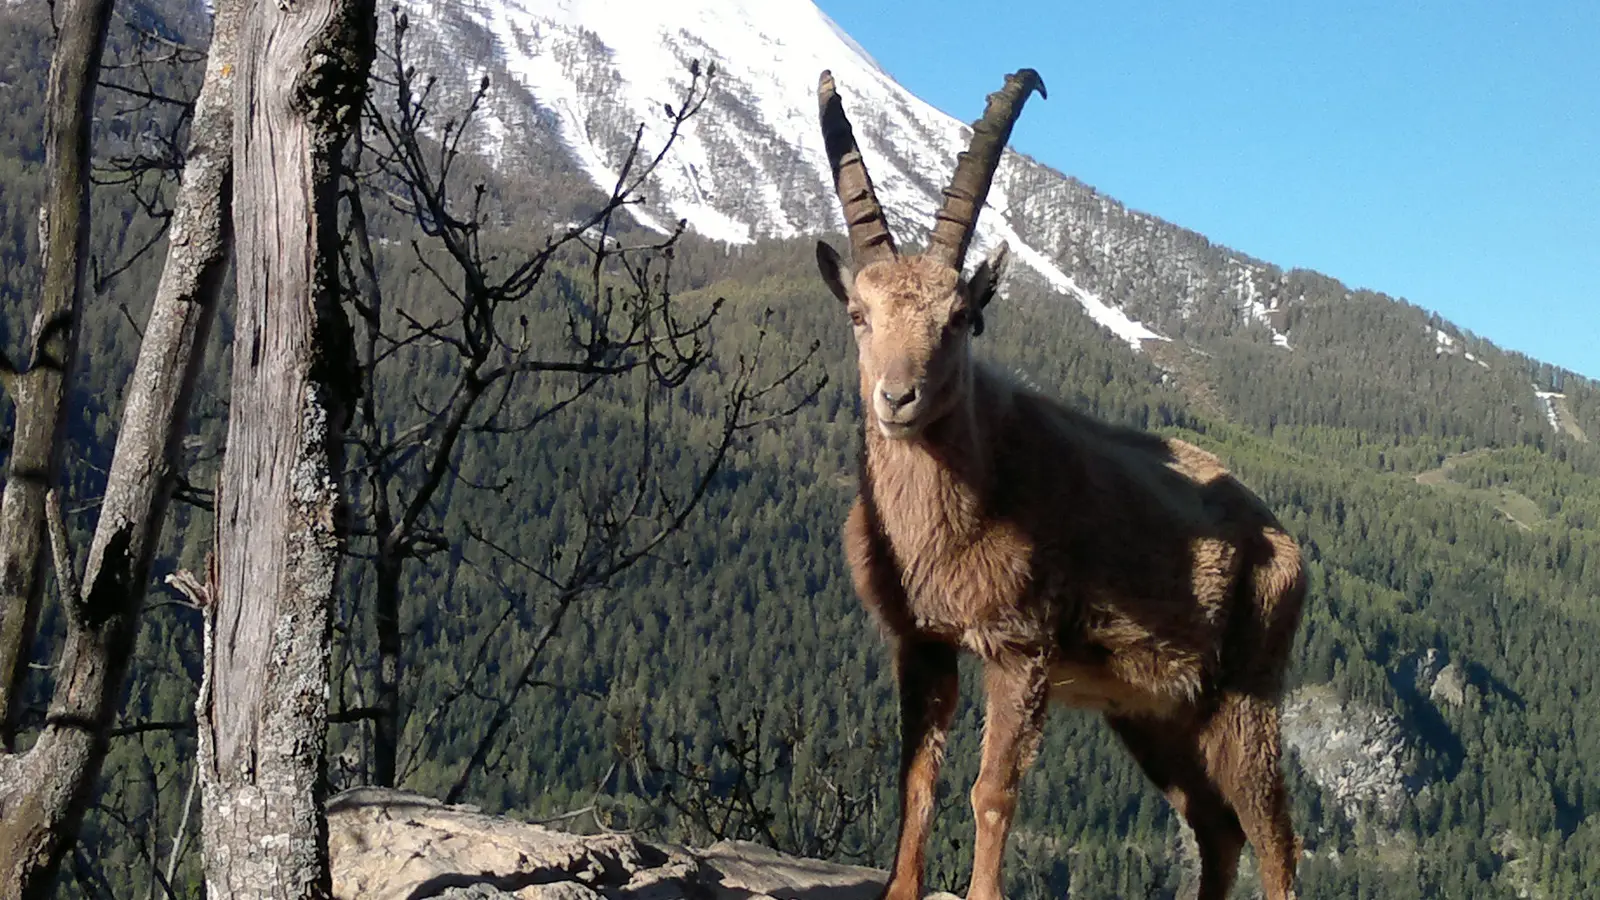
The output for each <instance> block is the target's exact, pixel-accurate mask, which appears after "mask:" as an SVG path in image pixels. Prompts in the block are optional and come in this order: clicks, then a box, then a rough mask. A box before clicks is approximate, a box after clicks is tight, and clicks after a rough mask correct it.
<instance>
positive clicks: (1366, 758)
mask: <svg viewBox="0 0 1600 900" xmlns="http://www.w3.org/2000/svg"><path fill="white" fill-rule="evenodd" d="M1283 740H1284V743H1285V744H1286V745H1287V746H1288V747H1290V748H1292V749H1293V750H1294V752H1295V753H1296V754H1297V756H1298V757H1299V760H1300V766H1301V768H1303V769H1304V770H1305V772H1306V774H1307V775H1309V776H1310V777H1311V779H1312V780H1313V781H1315V782H1316V783H1317V784H1318V785H1319V786H1321V787H1322V789H1323V790H1324V791H1326V792H1327V794H1328V795H1329V796H1331V797H1332V798H1333V799H1334V801H1335V802H1336V803H1338V804H1339V808H1340V811H1341V812H1343V813H1344V815H1345V817H1346V818H1348V819H1350V820H1351V821H1363V820H1366V821H1374V822H1375V823H1376V824H1379V825H1385V826H1388V825H1393V824H1394V823H1395V821H1396V820H1397V818H1398V816H1399V813H1400V809H1401V805H1402V804H1403V803H1404V802H1405V799H1406V797H1407V795H1408V794H1409V793H1414V792H1415V791H1416V790H1417V789H1419V788H1420V787H1421V779H1420V778H1419V777H1418V755H1417V752H1416V748H1415V746H1414V744H1413V741H1412V739H1411V738H1410V736H1409V735H1408V734H1407V732H1406V729H1405V726H1404V723H1402V722H1401V720H1400V717H1399V716H1397V715H1395V714H1394V713H1392V712H1390V711H1388V710H1386V709H1380V708H1377V707H1372V706H1367V705H1365V704H1361V703H1356V702H1353V701H1348V700H1341V699H1340V698H1339V697H1338V696H1337V695H1335V694H1334V693H1333V692H1332V691H1330V690H1328V689H1326V688H1322V687H1312V688H1304V689H1301V690H1299V691H1296V692H1294V693H1293V694H1291V695H1290V696H1289V697H1287V698H1286V699H1285V700H1284V705H1283Z"/></svg>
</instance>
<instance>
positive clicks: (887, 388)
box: [878, 384, 918, 412]
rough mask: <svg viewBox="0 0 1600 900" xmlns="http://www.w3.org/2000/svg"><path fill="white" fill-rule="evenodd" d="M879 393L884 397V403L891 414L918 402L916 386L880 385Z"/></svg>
mask: <svg viewBox="0 0 1600 900" xmlns="http://www.w3.org/2000/svg"><path fill="white" fill-rule="evenodd" d="M878 393H879V394H881V395H883V402H884V404H885V405H887V406H888V407H889V410H890V411H891V412H899V411H900V410H902V409H905V408H906V407H907V406H910V405H911V404H913V403H915V402H917V393H918V392H917V386H916V385H915V384H911V385H899V384H880V385H879V386H878Z"/></svg>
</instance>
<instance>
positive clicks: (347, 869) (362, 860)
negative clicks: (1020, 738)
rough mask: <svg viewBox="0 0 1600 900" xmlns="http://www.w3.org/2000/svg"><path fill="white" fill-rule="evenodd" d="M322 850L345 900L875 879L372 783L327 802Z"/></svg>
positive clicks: (797, 893) (656, 894)
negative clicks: (587, 831)
mask: <svg viewBox="0 0 1600 900" xmlns="http://www.w3.org/2000/svg"><path fill="white" fill-rule="evenodd" d="M328 849H329V852H330V855H331V857H332V869H333V893H334V896H335V897H338V898H351V900H354V898H358V897H359V898H363V900H425V898H441V900H442V898H450V900H505V898H516V900H601V898H604V900H679V898H693V900H756V898H761V900H765V898H775V900H873V898H875V897H876V896H877V894H878V892H879V891H880V890H881V889H882V886H883V881H884V874H883V873H882V872H879V871H877V870H875V869H866V868H861V867H858V866H846V865H839V864H835V863H826V862H819V861H816V860H809V859H797V858H794V857H790V856H785V855H783V854H781V853H777V852H775V851H772V850H768V849H766V848H765V847H761V846H759V845H755V844H748V843H742V842H731V841H729V842H723V843H720V844H716V845H713V846H711V847H709V848H707V849H705V850H687V849H684V848H682V847H675V846H670V845H662V844H651V843H646V842H644V841H640V840H638V839H637V838H634V837H632V836H631V835H623V834H607V835H573V834H567V833H565V832H561V831H556V830H554V829H550V828H545V827H542V826H539V825H533V824H529V823H526V822H519V821H516V820H513V819H507V818H502V817H497V816H490V815H485V814H483V813H481V812H479V811H477V810H476V809H473V808H471V807H465V806H446V805H444V804H443V803H440V802H439V801H437V800H433V799H431V798H428V797H424V796H421V795H419V794H410V793H406V792H403V791H390V790H381V789H377V788H358V789H356V790H352V791H346V792H345V793H343V794H340V795H339V796H337V797H335V798H333V800H332V801H330V802H329V804H328Z"/></svg>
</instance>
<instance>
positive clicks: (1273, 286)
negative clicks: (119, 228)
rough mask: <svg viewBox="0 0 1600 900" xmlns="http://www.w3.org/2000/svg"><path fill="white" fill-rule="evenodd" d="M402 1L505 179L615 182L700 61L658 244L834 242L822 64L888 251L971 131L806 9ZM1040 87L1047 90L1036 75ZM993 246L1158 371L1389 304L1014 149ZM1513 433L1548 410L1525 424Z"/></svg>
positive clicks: (909, 230)
mask: <svg viewBox="0 0 1600 900" xmlns="http://www.w3.org/2000/svg"><path fill="white" fill-rule="evenodd" d="M404 8H406V9H408V10H409V11H411V13H412V23H413V29H414V30H415V29H420V31H421V32H422V35H421V36H422V37H423V40H422V41H421V43H422V45H423V55H424V56H425V57H426V61H425V65H429V64H431V65H432V66H433V68H434V69H435V70H436V71H440V72H448V71H460V70H461V69H462V65H461V62H460V61H461V60H463V59H467V60H473V62H472V63H471V64H470V65H469V66H468V67H467V68H468V73H469V74H471V75H478V74H485V75H489V76H490V77H491V79H494V80H496V81H497V83H498V84H500V85H501V86H502V87H503V88H504V90H497V91H494V92H492V95H491V97H490V99H489V101H488V103H487V108H486V109H485V110H484V113H483V116H482V121H480V122H479V123H478V126H477V129H476V131H475V132H474V134H475V137H476V140H477V141H478V146H479V147H480V148H481V149H482V150H483V151H484V152H485V153H486V154H487V155H488V156H489V157H491V158H492V159H493V160H495V161H496V162H497V163H498V165H499V166H500V167H501V168H503V169H506V170H515V169H516V167H517V166H519V165H528V164H530V163H531V161H533V160H535V159H543V158H545V157H548V156H550V155H552V154H554V155H557V156H564V157H565V158H566V163H565V164H567V165H569V166H570V167H571V168H573V169H574V170H575V171H577V172H578V173H580V174H581V175H582V176H583V177H584V178H586V179H587V180H588V182H589V184H590V185H592V186H594V187H596V188H598V189H599V190H602V191H608V190H609V189H610V187H611V185H612V184H613V183H614V182H615V180H616V177H617V174H618V171H619V169H620V167H621V164H622V161H623V159H624V157H625V155H626V153H627V150H628V148H629V147H630V146H631V143H632V141H633V138H634V136H635V133H636V132H635V129H636V128H638V127H639V125H640V124H641V123H643V127H644V132H643V133H644V141H645V145H646V149H652V148H653V147H657V146H659V142H660V141H662V140H664V138H665V132H664V128H665V121H666V117H664V116H663V112H662V107H663V105H668V104H676V103H678V102H680V101H681V99H682V93H683V91H684V90H685V89H686V88H687V87H688V84H689V74H688V65H689V63H690V62H691V61H694V60H703V61H705V62H708V63H711V64H714V65H715V66H716V70H717V74H716V76H715V77H714V79H713V83H712V84H713V87H712V91H711V94H710V96H709V98H708V100H707V103H706V107H705V109H703V110H702V111H701V113H700V114H699V115H698V116H696V117H695V118H694V119H692V120H691V121H690V123H689V124H688V126H687V128H686V129H685V130H684V132H683V134H682V135H680V137H679V140H678V143H677V144H676V145H675V146H674V150H673V153H672V154H670V155H669V157H668V159H667V160H666V161H665V163H664V165H663V166H662V167H661V168H660V169H659V170H658V172H657V175H656V177H655V178H654V179H653V180H652V182H650V183H649V184H648V185H647V186H646V191H645V195H646V198H647V202H646V203H645V204H644V206H643V208H642V209H638V210H637V215H638V220H639V221H640V222H641V223H642V224H644V225H645V226H646V227H650V228H653V229H655V230H657V231H666V230H668V229H669V228H670V225H671V223H673V222H675V221H677V220H679V219H683V220H685V221H686V222H687V224H688V227H689V229H690V230H691V231H693V232H697V233H699V234H701V235H703V236H705V237H707V238H710V239H712V240H717V241H723V242H726V243H730V244H745V243H748V242H750V241H753V240H757V239H762V238H774V237H776V238H786V237H797V236H801V235H818V236H821V235H830V234H837V233H840V232H842V230H843V222H842V219H841V216H840V212H839V210H838V204H837V201H836V199H835V198H834V197H833V192H832V185H831V180H830V175H829V170H828V166H827V161H826V156H825V153H824V151H823V148H822V143H821V137H820V133H819V132H818V129H817V127H816V106H815V89H816V78H817V74H818V73H819V72H820V71H821V70H823V69H830V70H832V71H833V72H834V75H835V79H836V81H837V82H838V84H839V87H840V91H841V94H842V96H843V97H844V100H845V104H846V109H847V111H848V112H849V114H850V115H851V117H852V120H853V121H854V123H855V125H856V133H857V139H858V141H859V143H860V144H861V148H862V152H863V155H864V156H865V157H866V159H867V162H868V165H869V168H870V169H871V171H872V173H873V179H874V182H875V184H876V186H877V188H878V192H879V195H880V199H881V200H882V201H883V203H884V206H885V209H886V213H887V215H888V217H889V219H890V222H891V225H892V226H893V227H894V229H895V231H896V233H897V235H898V236H900V237H901V240H902V242H903V243H909V244H914V243H917V242H919V241H921V240H923V239H924V238H925V236H926V234H927V233H928V230H929V228H930V226H931V223H932V221H933V216H934V212H935V211H936V209H937V207H938V205H939V203H940V202H941V195H940V192H941V189H942V187H943V186H944V182H945V180H946V179H947V178H948V175H949V173H950V171H951V170H952V168H953V166H954V161H955V158H956V154H957V153H958V152H959V151H960V150H962V149H964V148H965V143H966V140H967V138H968V137H969V136H970V129H969V128H968V126H967V125H966V124H965V123H963V122H961V121H959V120H958V119H956V118H955V117H953V116H950V115H948V114H946V113H944V112H942V111H940V110H938V109H936V108H934V107H933V106H932V105H930V104H928V103H926V102H925V101H923V100H922V99H921V98H919V97H917V96H916V95H915V94H914V93H912V92H911V91H909V90H908V89H906V88H905V87H904V86H903V85H901V84H900V83H899V82H897V81H895V79H894V78H893V77H892V76H891V75H890V74H889V73H888V72H886V71H885V70H884V69H883V68H882V67H881V66H879V65H878V64H877V62H876V61H874V60H873V58H872V57H871V55H870V54H869V52H868V51H867V50H866V49H865V48H864V47H862V46H861V45H860V44H859V43H858V42H856V41H855V40H854V39H852V38H851V37H850V36H849V35H848V34H847V33H845V32H844V31H843V29H841V28H840V27H839V26H838V25H837V24H836V23H834V22H833V21H832V20H831V19H829V18H828V17H827V15H826V14H825V13H823V12H822V11H821V10H820V9H819V8H818V7H817V6H816V5H815V4H814V3H812V2H811V0H767V2H757V0H679V2H674V3H671V4H657V3H650V2H645V0H623V2H621V3H620V4H619V3H602V2H598V0H471V2H466V3H454V2H448V0H407V2H406V3H405V4H404ZM1035 62H1039V61H1035ZM1043 73H1044V75H1045V77H1046V80H1048V78H1049V76H1050V72H1049V71H1048V69H1045V70H1043ZM474 80H475V79H474ZM997 82H998V73H997ZM997 86H998V84H997ZM973 99H974V102H975V103H976V102H977V101H978V100H979V98H973ZM652 142H654V143H652ZM1002 240H1003V241H1006V242H1008V243H1010V245H1011V247H1012V250H1013V251H1014V255H1015V257H1016V259H1017V260H1018V261H1019V262H1020V263H1022V265H1020V266H1014V267H1013V269H1014V276H1013V277H1023V278H1026V279H1030V280H1032V281H1033V282H1035V283H1036V284H1037V285H1039V286H1040V287H1043V288H1045V289H1047V290H1048V291H1050V292H1053V293H1055V294H1059V295H1063V296H1065V297H1068V298H1070V299H1072V300H1074V301H1075V304H1076V305H1077V306H1078V307H1080V308H1081V309H1082V310H1083V311H1084V312H1085V313H1086V314H1087V315H1088V316H1089V317H1090V318H1091V319H1092V320H1094V321H1095V322H1096V323H1097V324H1098V325H1100V326H1102V327H1104V328H1106V329H1108V330H1109V331H1110V332H1111V334H1112V335H1114V336H1115V337H1116V338H1118V339H1120V340H1121V341H1123V342H1125V343H1126V344H1128V345H1129V346H1130V347H1131V348H1133V349H1135V350H1138V349H1139V348H1140V347H1141V346H1143V345H1145V343H1146V342H1150V341H1161V342H1166V341H1168V340H1169V339H1170V340H1171V341H1174V342H1177V343H1178V344H1179V345H1181V347H1180V348H1172V349H1167V350H1163V351H1162V352H1161V354H1160V355H1161V357H1162V358H1163V359H1168V358H1170V357H1171V356H1172V354H1173V353H1174V352H1178V353H1187V352H1192V349H1197V350H1200V351H1202V352H1215V351H1216V349H1217V348H1216V346H1215V342H1216V339H1218V338H1222V337H1227V338H1242V339H1245V340H1248V341H1251V342H1255V343H1260V344H1263V345H1265V346H1267V347H1270V348H1272V349H1273V350H1274V351H1275V352H1283V353H1294V352H1297V350H1299V349H1300V348H1301V342H1300V341H1297V339H1296V336H1295V334H1294V330H1295V324H1296V322H1297V321H1299V320H1302V319H1303V318H1304V317H1305V315H1306V314H1307V313H1306V311H1307V308H1308V307H1309V306H1311V305H1313V304H1314V303H1315V302H1318V301H1326V302H1334V303H1337V302H1341V301H1348V300H1350V299H1351V298H1353V297H1359V296H1373V297H1380V298H1382V299H1384V300H1386V301H1390V302H1401V303H1403V301H1394V300H1393V298H1390V297H1387V296H1386V295H1382V294H1375V293H1373V292H1370V291H1359V290H1355V289H1351V288H1347V287H1345V286H1344V285H1342V284H1338V283H1337V282H1335V281H1334V280H1333V279H1329V278H1326V277H1325V276H1321V275H1319V274H1316V273H1310V272H1304V273H1301V271H1300V270H1284V269H1282V268H1280V267H1278V266H1276V265H1273V264H1272V263H1270V262H1267V261H1264V260H1260V259H1257V258H1255V257H1253V256H1251V255H1249V254H1247V253H1244V252H1240V251H1238V250H1236V249H1233V248H1229V247H1226V246H1223V245H1219V244H1216V243H1214V242H1213V241H1211V240H1210V239H1209V238H1207V237H1206V236H1204V235H1202V234H1200V233H1198V232H1195V231H1193V230H1190V229H1187V228H1184V227H1182V226H1179V225H1176V224H1173V223H1170V222H1167V221H1166V220H1164V219H1161V218H1160V217H1158V216H1156V215H1153V214H1150V213H1145V212H1140V211H1137V210H1132V209H1130V208H1128V207H1126V206H1124V205H1123V204H1121V203H1120V202H1118V201H1116V200H1115V199H1114V198H1111V197H1109V196H1107V195H1105V194H1103V193H1101V192H1100V191H1098V190H1096V189H1095V188H1094V187H1092V186H1089V185H1087V184H1084V183H1083V182H1081V181H1079V180H1078V179H1076V178H1073V177H1072V176H1070V175H1067V174H1064V173H1062V172H1059V171H1057V170H1055V169H1053V168H1051V167H1049V166H1046V165H1044V164H1042V163H1040V162H1038V161H1037V160H1036V159H1034V158H1032V157H1030V156H1028V155H1027V154H1026V153H1025V152H1019V151H1017V150H1016V149H1014V148H1013V149H1010V150H1008V151H1007V152H1006V154H1005V156H1004V158H1003V160H1002V162H1001V166H1000V169H999V171H998V173H997V175H996V179H995V185H994V188H993V190H992V191H991V194H990V197H989V203H988V208H987V209H986V210H985V211H984V213H983V215H982V216H981V217H980V219H979V224H978V234H977V238H976V240H975V243H974V250H975V252H974V254H973V255H972V258H973V259H974V260H975V259H977V258H979V256H980V255H981V254H982V253H984V252H986V251H987V250H988V249H989V248H991V247H993V246H994V245H995V244H996V243H998V242H1000V241H1002ZM1297 279H1298V282H1297ZM1307 281H1310V282H1313V284H1312V287H1313V288H1315V290H1308V289H1307V287H1306V285H1305V283H1304V282H1307ZM1405 306H1406V308H1408V309H1417V308H1415V307H1410V306H1409V304H1406V305H1405ZM1411 318H1412V319H1413V321H1414V322H1415V327H1417V328H1418V329H1419V330H1422V329H1432V332H1431V333H1430V339H1436V340H1438V341H1439V347H1438V350H1439V353H1437V354H1434V356H1436V357H1437V356H1439V355H1443V354H1450V355H1452V356H1454V357H1456V358H1458V359H1460V360H1464V361H1465V362H1467V363H1468V364H1473V363H1475V364H1476V365H1477V366H1479V367H1480V368H1482V369H1489V368H1491V366H1496V367H1499V368H1501V369H1502V370H1503V371H1502V372H1501V373H1500V374H1505V375H1509V374H1511V370H1514V369H1524V370H1525V369H1531V368H1534V367H1536V366H1537V363H1536V361H1534V360H1531V359H1527V358H1525V357H1522V356H1521V354H1514V353H1498V348H1496V351H1497V352H1495V353H1489V352H1485V347H1484V346H1483V345H1484V342H1483V341H1481V340H1480V339H1477V338H1476V337H1475V336H1473V335H1471V334H1470V332H1467V331H1466V330H1465V329H1461V328H1459V327H1457V326H1455V325H1453V324H1451V323H1448V322H1445V321H1444V320H1443V319H1441V318H1440V317H1438V316H1437V315H1433V314H1430V313H1428V312H1426V311H1424V310H1420V309H1417V312H1416V314H1415V315H1413V316H1411ZM1433 335H1439V337H1437V338H1434V337H1433ZM1315 337H1316V336H1315V335H1314V334H1313V335H1308V338H1309V339H1313V340H1314V339H1315ZM1191 348H1192V349H1191ZM1152 349H1154V348H1153V347H1152ZM1418 349H1423V350H1424V352H1426V350H1428V349H1433V348H1432V347H1431V345H1430V346H1429V347H1427V348H1418ZM1490 360H1495V361H1494V362H1491V361H1490ZM1163 367H1164V368H1170V367H1169V366H1167V365H1166V364H1163ZM1180 368H1181V367H1180ZM1546 368H1548V367H1546ZM1572 374H1576V373H1565V372H1558V373H1553V375H1552V377H1549V378H1544V379H1542V380H1541V379H1540V378H1522V379H1521V380H1522V381H1530V380H1531V381H1532V382H1533V384H1532V388H1531V390H1525V389H1523V388H1519V389H1518V391H1519V398H1520V403H1521V404H1522V405H1526V406H1527V407H1528V408H1529V409H1530V410H1534V408H1535V407H1539V406H1541V405H1542V404H1543V405H1547V399H1546V398H1543V397H1539V396H1537V395H1536V394H1537V392H1552V391H1555V392H1559V391H1560V390H1561V385H1560V384H1559V383H1556V382H1558V381H1560V380H1561V379H1562V378H1563V377H1564V376H1566V375H1572ZM1580 377H1581V376H1580ZM1523 395H1526V396H1523ZM1528 421H1529V422H1530V423H1534V424H1538V423H1540V422H1546V421H1547V417H1546V416H1544V415H1543V414H1542V413H1541V414H1539V415H1537V416H1535V415H1534V414H1533V413H1532V412H1530V414H1529V415H1528ZM1541 427H1544V428H1551V429H1552V431H1553V432H1555V433H1560V432H1561V431H1562V430H1563V429H1561V428H1560V427H1559V426H1551V425H1549V424H1544V425H1542V426H1541ZM1596 427H1597V423H1590V427H1589V429H1588V430H1589V431H1591V432H1592V431H1595V430H1596ZM1567 433H1569V434H1572V433H1573V432H1571V431H1568V432H1567ZM1577 433H1583V430H1582V427H1581V426H1580V428H1579V429H1578V432H1577Z"/></svg>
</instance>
